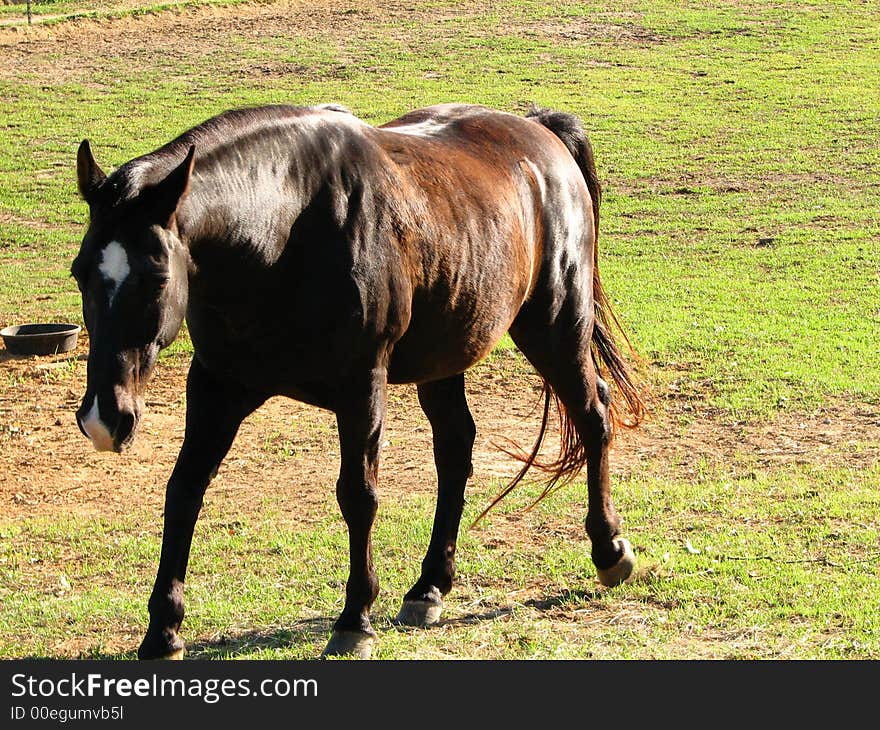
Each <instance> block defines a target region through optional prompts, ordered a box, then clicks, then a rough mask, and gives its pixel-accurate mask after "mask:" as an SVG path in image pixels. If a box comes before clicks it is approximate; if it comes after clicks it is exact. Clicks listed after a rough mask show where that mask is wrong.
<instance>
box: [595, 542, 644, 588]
mask: <svg viewBox="0 0 880 730" xmlns="http://www.w3.org/2000/svg"><path fill="white" fill-rule="evenodd" d="M614 546H615V547H616V548H618V549H619V550H620V551H621V556H620V558H619V559H618V561H617V562H616V563H615V564H614V565H612V566H611V567H610V568H599V569H598V574H599V582H600V583H601V584H602V585H603V586H608V587H612V586H617V585H620V584H621V583H623V581H625V580H626V579H627V578H629V576H630V573H632V571H633V568H635V566H636V556H635V553H633V549H632V545H630V544H629V540H626V539H624V538H620V539H618V540H615V541H614Z"/></svg>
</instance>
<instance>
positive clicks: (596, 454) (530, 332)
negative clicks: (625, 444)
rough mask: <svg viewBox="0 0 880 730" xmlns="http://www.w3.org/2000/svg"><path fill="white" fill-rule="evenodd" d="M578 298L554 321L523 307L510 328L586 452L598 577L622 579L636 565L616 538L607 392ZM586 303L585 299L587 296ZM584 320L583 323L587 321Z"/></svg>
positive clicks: (591, 534)
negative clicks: (546, 384) (555, 396)
mask: <svg viewBox="0 0 880 730" xmlns="http://www.w3.org/2000/svg"><path fill="white" fill-rule="evenodd" d="M582 301H584V300H581V299H579V298H577V297H571V296H569V297H568V299H567V301H566V302H565V304H563V307H562V309H561V311H560V312H558V313H557V316H556V317H554V318H553V319H552V320H549V318H544V317H541V316H536V313H535V310H532V311H531V312H529V311H524V312H522V313H521V314H520V316H519V317H517V320H516V321H515V322H514V325H513V326H511V328H510V335H511V337H512V338H513V341H514V342H515V343H516V345H517V347H519V349H520V350H521V351H522V353H523V354H524V355H525V356H526V358H528V360H529V361H530V362H531V363H532V365H534V366H535V368H536V369H537V370H538V372H539V373H540V375H541V376H542V377H543V378H544V379H545V380H546V381H547V383H548V384H549V385H550V387H551V388H552V389H553V390H554V391H555V393H556V394H557V396H558V397H559V400H560V401H561V402H562V405H563V407H564V409H565V413H564V417H565V418H568V419H570V420H571V422H572V424H573V425H574V427H575V430H576V431H577V435H578V438H579V439H580V442H581V445H582V447H583V451H584V458H585V461H586V466H587V487H588V499H589V505H588V509H587V517H586V521H585V526H586V531H587V535H588V536H589V538H590V541H591V542H592V558H593V563H594V565H595V566H596V569H597V572H598V577H599V581H600V582H601V583H602V584H603V585H606V586H613V585H617V584H619V583H622V582H623V581H624V580H626V578H627V577H628V576H629V575H630V573H631V572H632V569H633V567H634V566H635V556H634V555H633V552H632V548H631V547H630V544H629V542H628V541H627V540H625V539H622V538H620V537H619V533H620V519H619V517H618V516H617V512H616V511H615V509H614V503H613V502H612V499H611V486H610V480H609V475H608V447H609V440H610V436H611V419H610V405H611V399H610V391H609V389H608V385H607V384H606V383H605V382H604V381H603V380H602V379H601V378H600V377H599V375H598V373H597V372H596V369H595V367H594V365H593V361H592V357H591V355H590V350H589V342H590V339H589V337H590V332H591V330H590V329H589V323H590V322H592V318H591V317H579V316H577V315H576V312H577V311H578V310H579V309H580V307H579V306H577V305H578V304H579V303H580V302H582ZM587 301H589V299H587ZM585 323H586V324H585Z"/></svg>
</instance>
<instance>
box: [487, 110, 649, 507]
mask: <svg viewBox="0 0 880 730" xmlns="http://www.w3.org/2000/svg"><path fill="white" fill-rule="evenodd" d="M526 117H527V118H529V119H532V120H533V121H535V122H537V123H539V124H542V125H543V126H545V127H546V128H547V129H549V130H550V131H551V132H553V134H555V135H556V136H557V137H559V139H560V140H562V142H563V144H564V145H565V146H566V147H567V148H568V151H569V152H570V153H571V155H572V157H574V159H575V161H576V162H577V164H578V167H579V168H580V170H581V174H582V175H583V176H584V180H585V181H586V183H587V189H588V190H589V192H590V199H591V200H592V203H593V228H594V231H595V236H594V241H593V303H594V308H595V317H594V322H593V337H592V341H591V343H590V355H591V357H592V359H593V365H594V367H595V368H596V372H597V373H599V374H601V373H602V372H607V374H608V375H610V377H611V380H612V381H613V382H614V384H615V386H616V387H617V390H618V391H619V392H620V394H621V395H622V396H623V400H624V401H625V403H626V407H627V410H628V411H629V415H628V417H625V416H624V415H623V414H621V412H620V409H619V407H618V406H617V404H616V403H615V402H614V400H612V401H611V404H610V408H609V416H610V425H611V435H613V433H614V431H615V430H616V429H617V428H618V427H619V426H626V427H628V428H632V427H635V426H637V425H638V424H639V423H641V421H642V419H643V418H644V416H645V413H646V407H645V402H644V400H643V398H642V394H641V387H640V386H639V384H638V383H637V382H636V378H635V375H634V373H633V370H632V368H631V367H630V365H629V364H628V363H627V361H626V360H625V359H624V357H623V355H622V354H621V352H620V349H619V348H618V346H617V343H616V342H615V339H614V335H613V330H615V329H616V330H617V331H618V332H619V333H620V335H621V336H622V337H623V340H624V341H625V342H626V344H627V347H628V348H629V350H630V351H631V352H632V353H633V354H635V350H634V348H633V346H632V344H631V343H630V341H629V338H628V337H627V335H626V332H625V330H624V329H623V326H622V325H621V323H620V320H618V318H617V315H615V313H614V310H613V309H612V307H611V301H610V300H609V299H608V295H607V294H606V293H605V289H604V288H603V287H602V280H601V279H600V278H599V245H598V243H599V205H600V203H601V201H602V186H601V185H600V183H599V176H598V175H597V174H596V163H595V160H594V158H593V148H592V146H591V145H590V140H589V138H588V137H587V134H586V132H585V131H584V128H583V126H582V125H581V123H580V120H579V119H578V118H577V117H576V116H574V115H573V114H567V113H565V112H558V111H552V110H549V109H533V110H532V111H530V112H529V113H528V114H526ZM542 381H543V389H542V392H541V398H542V399H543V401H544V409H543V415H542V417H541V429H540V431H539V432H538V438H537V440H536V441H535V445H534V446H533V447H532V450H531V451H530V452H529V453H525V452H524V451H522V450H521V449H519V448H517V447H515V446H514V448H510V449H508V448H505V447H502V450H503V451H505V452H506V453H507V454H509V455H510V456H512V457H514V458H516V459H518V460H519V461H521V462H522V468H521V469H520V470H519V472H518V473H517V475H516V476H515V477H514V478H513V479H512V480H511V481H510V483H509V484H507V486H506V487H505V488H504V489H503V490H502V491H501V493H500V494H498V496H497V497H495V499H494V500H493V501H492V503H491V504H490V505H489V506H488V507H486V509H484V510H483V512H482V513H481V514H480V516H479V517H477V519H476V520H474V523H473V524H476V523H477V522H479V521H480V520H481V519H483V517H485V516H486V514H487V513H488V512H489V510H491V509H492V508H493V507H494V506H495V505H496V504H498V502H500V501H501V500H502V499H504V497H506V496H507V495H508V494H510V492H512V491H513V489H514V488H515V487H516V486H517V484H519V483H520V482H521V481H522V479H523V477H525V475H526V472H528V470H529V469H530V468H531V467H533V466H534V467H537V468H538V469H540V470H541V471H544V472H546V473H547V474H548V475H549V477H548V479H547V481H546V482H545V484H544V490H543V491H542V492H541V494H540V495H539V496H538V498H537V499H536V500H535V501H534V502H533V503H532V506H534V505H535V504H537V503H538V502H540V501H541V500H542V499H544V497H546V496H547V495H548V494H550V493H551V492H553V491H555V490H556V489H558V488H559V487H562V486H564V485H565V484H568V483H569V482H570V481H572V480H573V479H574V478H575V477H576V476H577V475H578V474H579V473H580V471H581V470H582V469H583V468H584V466H586V463H587V453H586V450H585V449H584V445H583V443H582V442H581V439H580V436H579V435H578V432H577V429H576V428H575V425H574V422H573V421H572V420H571V418H569V416H568V413H567V412H566V410H565V406H564V405H563V404H562V402H561V401H560V400H559V397H558V396H557V395H556V392H555V391H554V390H553V388H552V387H551V385H550V383H548V382H547V380H546V379H544V378H543V377H542ZM551 403H552V404H555V406H556V412H557V414H558V419H559V423H558V427H559V434H560V446H559V455H558V456H557V457H556V458H555V459H554V460H553V461H539V460H538V454H539V453H540V451H541V446H542V445H543V443H544V437H545V436H546V435H547V429H548V427H549V425H550V406H551Z"/></svg>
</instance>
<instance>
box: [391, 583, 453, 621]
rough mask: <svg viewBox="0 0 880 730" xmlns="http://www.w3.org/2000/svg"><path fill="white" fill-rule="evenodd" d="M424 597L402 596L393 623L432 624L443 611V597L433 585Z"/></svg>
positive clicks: (438, 619)
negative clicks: (400, 604) (401, 603)
mask: <svg viewBox="0 0 880 730" xmlns="http://www.w3.org/2000/svg"><path fill="white" fill-rule="evenodd" d="M425 595H426V597H425V598H404V599H403V605H402V606H401V607H400V611H399V612H398V614H397V617H396V618H395V619H394V623H396V624H400V625H403V626H433V625H434V624H436V623H437V622H438V621H440V614H441V613H443V597H442V596H441V595H440V591H438V590H437V589H436V588H434V587H433V586H432V587H431V590H430V591H429V592H428V593H427V594H425Z"/></svg>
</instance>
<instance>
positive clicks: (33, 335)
mask: <svg viewBox="0 0 880 730" xmlns="http://www.w3.org/2000/svg"><path fill="white" fill-rule="evenodd" d="M81 329H82V328H81V327H79V326H78V325H75V324H19V325H15V326H13V327H7V328H5V329H2V330H0V337H2V338H3V342H4V343H5V344H6V349H7V351H9V353H10V354H12V355H54V354H56V353H59V352H69V351H70V350H72V349H73V348H75V347H76V340H77V336H78V335H79V332H80V330H81Z"/></svg>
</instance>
